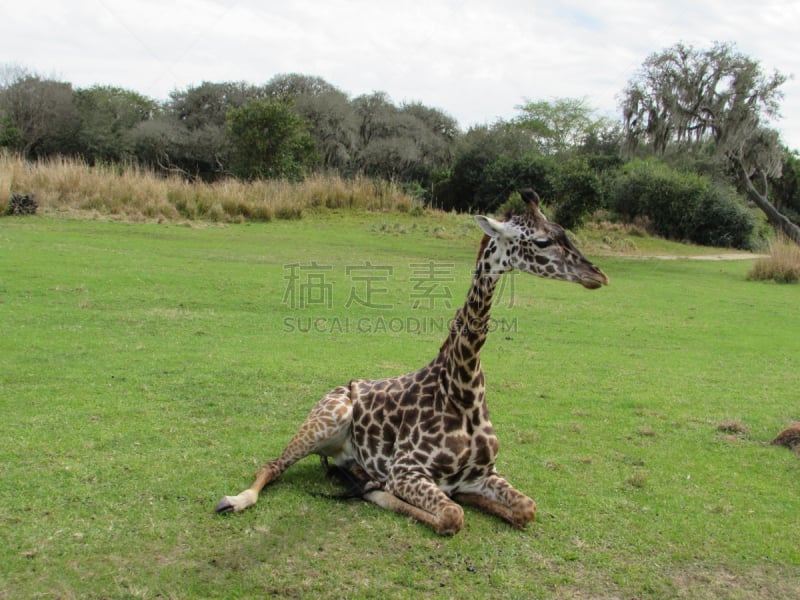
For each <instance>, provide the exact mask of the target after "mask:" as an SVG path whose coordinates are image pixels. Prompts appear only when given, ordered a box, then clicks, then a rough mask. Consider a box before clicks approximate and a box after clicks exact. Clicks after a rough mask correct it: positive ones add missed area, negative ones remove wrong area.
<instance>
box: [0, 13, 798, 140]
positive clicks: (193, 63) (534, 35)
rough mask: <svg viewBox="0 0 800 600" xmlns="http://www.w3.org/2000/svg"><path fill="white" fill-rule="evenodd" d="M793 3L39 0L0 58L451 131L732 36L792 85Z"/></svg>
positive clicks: (614, 81) (600, 97)
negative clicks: (405, 116)
mask: <svg viewBox="0 0 800 600" xmlns="http://www.w3.org/2000/svg"><path fill="white" fill-rule="evenodd" d="M797 31H800V3H797V2H794V1H786V0H763V1H762V2H760V3H758V4H753V3H752V2H743V1H741V0H727V1H723V0H696V1H691V2H690V1H688V0H674V1H671V2H639V3H629V2H621V1H620V0H593V1H586V0H572V1H569V0H562V1H560V2H545V1H542V0H538V1H537V0H534V1H530V0H528V1H524V0H499V1H496V2H492V3H488V2H485V1H479V0H428V1H426V2H422V1H419V0H407V1H406V2H404V3H392V4H389V3H382V2H374V1H366V0H349V1H346V0H327V1H326V2H324V3H323V2H317V1H313V0H301V1H287V0H282V1H280V2H278V1H274V0H269V1H259V0H199V1H198V0H192V1H189V0H185V1H184V0H163V1H160V2H156V1H154V0H144V1H139V2H135V3H134V2H128V1H123V0H93V1H92V0H75V1H73V2H70V3H65V2H57V1H55V0H38V1H37V2H28V3H25V4H19V5H17V6H15V7H14V10H13V11H7V14H5V15H4V16H3V19H2V21H1V22H0V61H3V62H4V63H18V64H21V65H24V66H26V67H28V68H30V69H32V70H34V71H37V72H40V73H43V74H48V75H50V74H57V75H59V76H61V77H62V78H64V79H65V80H67V81H71V82H72V83H74V84H75V85H78V86H89V85H93V84H96V83H100V84H110V85H119V86H121V87H125V88H128V89H133V90H136V91H138V92H141V93H143V94H146V95H148V96H151V97H154V98H159V99H163V98H166V97H167V96H168V94H169V92H170V91H171V90H174V89H185V88H186V87H187V86H189V85H194V84H198V83H200V82H202V81H204V80H207V81H229V80H245V81H250V82H252V83H264V82H266V81H267V80H269V79H270V78H271V77H272V76H273V75H275V74H278V73H284V72H301V73H306V74H311V75H318V76H320V77H323V78H324V79H326V80H327V81H329V82H330V83H332V84H334V85H336V86H337V87H339V88H341V89H342V90H343V91H345V92H348V93H350V94H351V95H358V94H362V93H368V92H371V91H374V90H383V91H386V92H387V93H389V95H390V96H391V97H392V98H393V99H394V100H395V101H402V100H420V101H422V102H424V103H426V104H429V105H433V106H438V107H440V108H442V109H444V110H446V111H448V112H450V113H451V114H452V115H453V116H455V117H456V118H457V119H458V120H459V122H460V123H461V125H462V127H466V126H469V125H470V124H474V123H482V122H491V121H493V120H494V119H496V118H497V117H503V118H508V117H510V116H512V115H513V114H515V112H516V111H515V108H514V107H515V106H516V105H518V104H520V103H521V102H522V101H523V99H524V98H531V99H541V98H553V97H580V98H583V97H586V98H587V99H588V101H589V103H590V104H591V105H592V106H595V107H596V108H598V109H599V110H601V111H602V112H604V113H605V114H608V115H611V116H617V97H618V95H619V94H620V93H621V92H622V90H623V88H624V87H625V84H626V83H627V81H628V79H629V78H630V77H631V76H632V75H633V74H634V72H635V71H636V69H637V68H638V67H639V65H641V63H642V61H643V60H644V59H645V58H646V57H647V55H648V54H650V53H652V52H655V51H658V50H661V49H663V48H665V47H667V46H671V45H672V44H674V43H676V42H678V41H684V42H687V43H691V44H694V45H696V46H699V47H704V46H707V45H709V44H711V43H712V42H713V41H733V42H736V43H737V45H738V47H739V49H740V50H741V51H742V52H744V53H745V54H748V55H749V56H751V57H753V58H755V59H757V60H759V61H760V62H761V64H762V66H763V67H764V68H765V70H767V71H771V70H772V69H778V70H780V71H781V72H783V73H785V74H790V73H796V74H797V75H798V76H800V53H797V52H796V47H797V44H796V42H795V38H796V35H797V33H796V32H797ZM783 90H784V92H785V99H784V101H783V103H782V106H783V115H784V118H783V120H782V121H780V122H779V123H777V125H778V126H779V128H780V129H781V130H782V131H783V133H784V138H785V140H786V141H787V142H788V143H789V145H790V146H791V147H793V148H800V82H799V81H798V80H797V79H795V80H790V81H789V82H787V83H786V84H785V85H784V87H783Z"/></svg>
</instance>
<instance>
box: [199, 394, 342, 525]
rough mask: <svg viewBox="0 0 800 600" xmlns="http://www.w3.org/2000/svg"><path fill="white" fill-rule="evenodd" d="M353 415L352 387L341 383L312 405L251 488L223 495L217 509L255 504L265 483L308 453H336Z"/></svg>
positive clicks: (225, 510)
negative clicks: (292, 434) (296, 428)
mask: <svg viewBox="0 0 800 600" xmlns="http://www.w3.org/2000/svg"><path fill="white" fill-rule="evenodd" d="M352 417H353V403H352V401H351V400H350V389H349V388H347V387H344V386H342V387H338V388H336V389H334V390H333V391H331V392H330V393H329V394H327V395H325V396H324V397H323V398H322V400H320V401H319V402H317V404H316V406H314V408H313V409H311V412H310V413H309V415H308V417H306V420H305V421H304V422H303V424H302V425H301V426H300V429H298V430H297V433H295V434H294V436H293V437H292V439H291V441H290V442H289V444H287V446H286V448H285V449H284V451H283V452H282V453H281V455H280V456H279V457H278V458H276V459H275V460H271V461H269V462H268V463H266V464H265V465H264V466H263V467H261V469H259V471H258V473H257V474H256V478H255V481H254V482H253V484H252V485H251V486H250V487H249V488H247V489H246V490H244V491H243V492H241V493H239V494H237V495H236V496H223V498H222V500H220V501H219V503H217V506H216V507H215V509H214V510H215V511H216V512H218V513H228V512H240V511H243V510H244V509H246V508H249V507H250V506H253V505H254V504H255V503H256V502H257V501H258V495H259V494H260V493H261V490H263V489H264V487H265V486H267V485H268V484H269V483H271V482H273V481H275V480H276V479H277V478H278V477H280V476H281V475H282V474H283V472H284V471H285V470H286V469H288V468H289V467H290V466H292V465H293V464H294V463H296V462H297V461H298V460H300V459H301V458H304V457H306V456H308V455H309V454H321V455H324V456H337V455H338V454H339V453H341V452H342V451H343V449H344V447H345V446H346V443H347V439H348V436H349V434H350V425H351V423H352Z"/></svg>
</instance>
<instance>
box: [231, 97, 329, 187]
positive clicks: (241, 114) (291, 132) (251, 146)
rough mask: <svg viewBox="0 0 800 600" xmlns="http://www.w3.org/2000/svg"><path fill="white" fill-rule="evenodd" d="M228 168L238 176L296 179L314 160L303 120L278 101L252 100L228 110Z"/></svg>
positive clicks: (312, 144)
mask: <svg viewBox="0 0 800 600" xmlns="http://www.w3.org/2000/svg"><path fill="white" fill-rule="evenodd" d="M228 137H229V141H230V144H231V148H232V157H231V168H232V171H233V172H234V173H235V174H236V175H238V176H239V177H242V178H245V179H256V178H287V179H295V180H296V179H300V178H302V176H303V174H304V173H305V171H306V169H307V168H308V167H309V166H310V165H311V164H313V162H314V160H315V155H314V142H313V141H312V139H311V136H310V135H309V133H308V130H307V128H306V124H305V122H304V121H303V118H302V117H301V116H300V115H298V114H297V113H296V112H295V111H294V110H293V109H292V107H290V106H289V105H288V104H286V103H285V102H281V101H278V100H270V99H264V100H253V101H251V102H248V103H247V104H245V105H243V106H241V107H240V108H232V109H230V110H229V111H228Z"/></svg>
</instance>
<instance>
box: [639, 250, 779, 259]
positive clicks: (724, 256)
mask: <svg viewBox="0 0 800 600" xmlns="http://www.w3.org/2000/svg"><path fill="white" fill-rule="evenodd" d="M766 256H767V255H766V254H746V253H742V252H735V253H734V252H730V253H724V254H696V255H693V256H677V255H674V254H670V255H662V254H654V255H650V256H647V255H642V256H639V257H637V258H654V259H657V260H681V259H684V260H756V259H758V258H766Z"/></svg>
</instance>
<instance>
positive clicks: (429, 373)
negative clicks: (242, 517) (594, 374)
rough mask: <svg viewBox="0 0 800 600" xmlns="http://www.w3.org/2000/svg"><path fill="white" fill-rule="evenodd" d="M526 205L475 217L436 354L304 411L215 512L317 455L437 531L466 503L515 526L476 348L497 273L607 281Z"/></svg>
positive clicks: (522, 503) (518, 495) (520, 521)
mask: <svg viewBox="0 0 800 600" xmlns="http://www.w3.org/2000/svg"><path fill="white" fill-rule="evenodd" d="M521 195H522V197H523V199H524V200H525V201H526V203H527V210H526V211H525V212H524V214H520V215H510V214H509V215H506V217H505V219H504V220H502V221H501V220H495V219H492V218H490V217H486V216H477V217H476V220H477V222H478V224H479V225H480V227H481V229H482V230H483V232H484V234H485V235H484V237H483V239H482V241H481V244H480V249H479V252H478V257H477V260H476V264H475V270H474V276H473V278H472V285H471V287H470V289H469V292H468V294H467V299H466V301H465V303H464V305H463V306H462V307H460V308H459V309H458V310H457V311H456V314H455V317H454V318H453V321H452V322H451V327H450V329H449V332H448V335H447V337H446V339H445V340H444V343H443V344H442V346H441V348H440V350H439V354H438V355H437V356H436V357H435V358H434V359H433V360H432V361H431V362H430V363H429V364H427V365H426V366H424V367H422V368H421V369H419V370H417V371H414V372H412V373H407V374H405V375H400V376H397V377H391V378H388V379H353V380H352V381H350V382H349V383H348V384H347V385H343V386H339V387H336V388H335V389H333V390H331V391H330V392H329V393H328V394H327V395H325V396H324V397H323V398H322V399H321V400H320V401H319V402H318V403H317V404H316V405H315V406H314V407H313V408H312V409H311V412H310V413H309V415H308V417H307V418H306V420H305V421H304V422H303V424H302V425H301V426H300V428H299V429H298V431H297V432H296V433H295V435H294V437H293V438H292V439H291V440H290V442H289V443H288V445H287V446H286V448H285V449H284V451H283V452H282V453H281V454H280V456H278V457H277V458H276V459H274V460H271V461H269V462H267V463H266V464H265V465H264V466H263V467H262V468H261V469H260V470H259V471H258V473H257V475H256V479H255V481H254V482H253V484H252V485H251V486H250V487H249V488H248V489H246V490H245V491H243V492H241V493H240V494H238V495H236V496H224V497H223V498H222V500H220V502H219V503H218V504H217V506H216V511H217V512H219V513H226V512H239V511H242V510H244V509H246V508H248V507H250V506H252V505H253V504H255V503H256V501H257V499H258V496H259V494H260V492H261V490H262V489H263V488H264V487H265V486H266V485H267V484H269V483H270V482H272V481H274V480H275V479H277V478H278V477H279V476H280V475H281V474H282V473H283V472H284V471H285V470H286V469H287V468H289V467H290V466H291V465H292V464H294V463H295V462H297V461H298V460H300V459H301V458H304V457H305V456H308V455H310V454H318V455H320V457H321V461H322V464H323V466H324V467H325V468H326V469H328V468H329V467H328V465H329V463H328V460H329V459H330V460H332V461H333V465H334V466H333V467H331V468H332V469H335V470H336V472H337V473H339V474H344V475H345V476H346V477H347V479H348V480H349V481H350V482H351V483H352V484H353V488H352V491H353V495H357V496H360V497H362V498H364V499H365V500H368V501H370V502H373V503H375V504H377V505H378V506H381V507H383V508H386V509H389V510H392V511H395V512H398V513H400V514H403V515H406V516H409V517H413V518H415V519H417V520H418V521H420V522H422V523H424V524H426V525H429V526H430V527H432V528H433V529H434V531H436V532H437V533H439V534H441V535H454V534H456V533H457V532H458V531H459V530H460V529H461V528H462V527H463V524H464V511H463V509H462V507H461V504H469V505H473V506H475V507H478V508H479V509H481V510H483V511H485V512H488V513H490V514H493V515H496V516H498V517H500V518H502V519H504V520H505V521H507V522H509V523H510V524H511V525H512V526H514V527H518V528H522V527H524V526H525V525H526V524H527V523H529V522H530V521H532V520H533V519H534V516H535V514H536V504H535V503H534V501H533V500H531V499H530V498H529V497H527V496H526V495H525V494H523V493H522V492H520V491H518V490H516V489H515V488H514V487H512V486H511V484H510V483H508V482H507V481H506V480H505V479H503V478H502V477H501V476H500V475H499V474H498V473H497V470H496V468H495V461H496V459H497V453H498V441H497V436H496V435H495V432H494V429H493V428H492V423H491V421H490V420H489V412H488V408H487V405H486V394H485V386H484V376H483V370H482V368H481V360H480V351H481V348H482V347H483V345H484V342H485V341H486V336H487V333H488V328H489V316H490V310H491V305H492V296H493V293H494V291H495V288H496V285H497V282H498V280H499V278H500V276H501V275H502V274H503V273H506V272H508V271H511V270H512V269H519V270H521V271H525V272H528V273H531V274H533V275H537V276H539V277H544V278H550V279H559V280H563V281H571V282H575V283H579V284H581V285H583V286H584V287H585V288H588V289H596V288H599V287H601V286H603V285H607V284H608V282H609V280H608V277H607V276H606V275H605V273H603V271H601V270H600V269H599V268H598V267H596V266H595V265H593V264H592V263H591V262H589V261H588V260H587V259H586V258H585V257H584V256H583V254H582V253H581V252H580V251H579V250H578V249H577V248H575V246H573V244H572V243H571V242H570V240H569V238H567V236H566V234H565V232H564V230H563V228H562V227H561V226H559V225H557V224H556V223H553V222H551V221H549V220H548V219H547V218H546V217H545V215H544V213H542V211H541V210H540V207H539V198H538V196H537V195H536V193H535V192H534V191H533V190H530V189H526V190H523V191H522V192H521Z"/></svg>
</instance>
